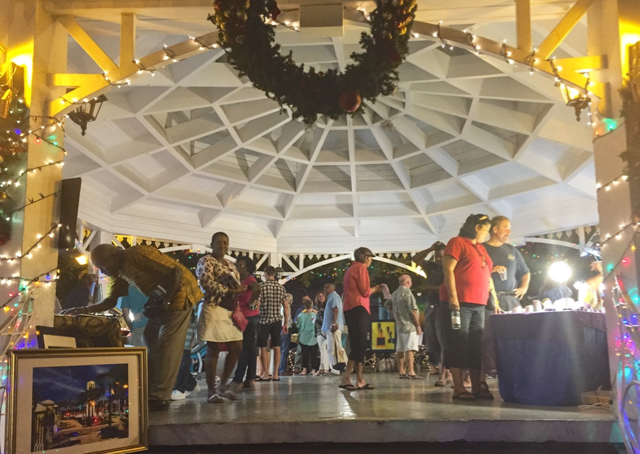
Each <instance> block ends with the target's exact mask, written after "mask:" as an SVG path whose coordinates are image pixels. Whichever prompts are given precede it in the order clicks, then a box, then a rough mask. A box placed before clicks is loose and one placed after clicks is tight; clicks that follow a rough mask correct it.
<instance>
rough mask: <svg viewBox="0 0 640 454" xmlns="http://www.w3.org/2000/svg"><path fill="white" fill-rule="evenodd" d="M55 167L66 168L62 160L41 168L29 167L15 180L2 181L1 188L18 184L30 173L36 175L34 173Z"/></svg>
mask: <svg viewBox="0 0 640 454" xmlns="http://www.w3.org/2000/svg"><path fill="white" fill-rule="evenodd" d="M55 165H57V166H60V167H62V166H64V161H62V160H59V161H49V162H47V163H46V164H43V165H41V166H36V167H29V168H27V169H25V170H21V171H20V173H19V174H18V176H17V177H16V179H15V180H7V181H0V187H6V186H11V185H12V184H14V183H16V182H17V180H18V179H20V178H22V176H23V175H27V174H29V173H31V174H34V173H37V172H39V171H41V170H42V169H45V168H47V167H51V166H55Z"/></svg>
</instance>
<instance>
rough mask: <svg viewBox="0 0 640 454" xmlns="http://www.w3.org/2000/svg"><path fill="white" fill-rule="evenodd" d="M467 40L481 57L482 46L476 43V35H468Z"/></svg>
mask: <svg viewBox="0 0 640 454" xmlns="http://www.w3.org/2000/svg"><path fill="white" fill-rule="evenodd" d="M467 39H468V40H469V44H470V45H471V47H473V50H474V52H475V53H476V55H480V46H477V45H476V44H475V42H474V41H475V39H476V35H472V34H471V33H467Z"/></svg>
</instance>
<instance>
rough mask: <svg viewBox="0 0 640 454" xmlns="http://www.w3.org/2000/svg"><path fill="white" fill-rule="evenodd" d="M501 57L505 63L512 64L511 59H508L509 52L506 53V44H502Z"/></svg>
mask: <svg viewBox="0 0 640 454" xmlns="http://www.w3.org/2000/svg"><path fill="white" fill-rule="evenodd" d="M505 41H506V40H505ZM502 56H503V57H504V61H506V62H507V63H509V64H510V65H512V64H513V60H512V59H511V58H509V57H511V52H509V51H507V43H506V42H504V43H502Z"/></svg>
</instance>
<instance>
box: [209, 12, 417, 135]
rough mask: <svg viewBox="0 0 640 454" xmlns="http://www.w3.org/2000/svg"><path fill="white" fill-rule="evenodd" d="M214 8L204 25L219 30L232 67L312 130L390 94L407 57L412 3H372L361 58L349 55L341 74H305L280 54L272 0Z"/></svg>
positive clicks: (307, 71)
mask: <svg viewBox="0 0 640 454" xmlns="http://www.w3.org/2000/svg"><path fill="white" fill-rule="evenodd" d="M214 8H215V13H214V14H213V15H209V17H208V19H209V20H210V21H211V22H212V23H213V24H215V25H216V26H217V27H218V29H219V41H218V43H219V44H220V46H221V47H222V48H223V49H225V51H226V52H227V54H228V59H229V62H230V63H231V65H232V66H233V67H234V68H236V69H237V70H238V72H239V73H240V75H241V76H246V77H248V78H249V80H251V82H253V85H254V86H255V87H256V88H259V89H260V90H262V91H264V92H265V93H266V94H267V96H268V97H269V98H271V99H273V100H275V101H277V102H278V104H280V106H281V107H282V108H283V110H284V108H285V106H287V107H289V109H291V112H292V114H293V117H294V118H301V119H302V120H303V121H304V122H305V123H306V124H307V125H312V124H313V123H315V122H316V119H317V118H318V115H326V116H327V117H329V118H331V119H337V118H338V117H339V116H340V115H343V114H344V113H345V112H349V113H353V112H356V111H358V109H359V108H360V105H361V102H362V99H363V98H364V99H367V100H370V101H375V100H376V98H377V97H378V96H381V95H382V96H386V95H390V94H392V93H393V92H394V91H395V89H396V83H397V82H398V73H397V71H396V69H397V68H398V66H400V64H401V63H402V61H403V59H404V58H405V57H406V56H407V54H408V53H409V47H408V41H409V37H410V32H411V25H412V24H413V19H414V17H415V10H416V0H376V10H375V11H373V12H372V13H371V15H370V17H369V20H370V23H371V34H368V33H362V36H361V38H360V45H361V46H362V48H363V50H364V52H361V53H358V52H354V53H353V54H351V59H352V60H353V61H354V63H353V64H350V65H348V66H347V67H346V69H345V71H344V72H342V73H341V72H339V71H337V70H334V69H329V70H327V71H319V72H318V71H316V70H315V69H314V68H313V67H309V68H305V66H304V65H297V64H296V63H295V62H294V61H293V58H292V53H291V52H289V54H287V55H282V54H281V53H280V45H278V44H276V43H275V30H274V26H273V25H272V24H273V23H275V21H276V20H277V17H278V15H279V14H280V10H279V9H278V5H277V4H276V2H275V1H274V0H216V1H215V3H214Z"/></svg>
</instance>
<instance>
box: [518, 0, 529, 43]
mask: <svg viewBox="0 0 640 454" xmlns="http://www.w3.org/2000/svg"><path fill="white" fill-rule="evenodd" d="M516 35H517V38H518V49H520V50H523V51H525V52H531V50H532V49H533V46H532V44H531V0H516Z"/></svg>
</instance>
